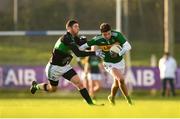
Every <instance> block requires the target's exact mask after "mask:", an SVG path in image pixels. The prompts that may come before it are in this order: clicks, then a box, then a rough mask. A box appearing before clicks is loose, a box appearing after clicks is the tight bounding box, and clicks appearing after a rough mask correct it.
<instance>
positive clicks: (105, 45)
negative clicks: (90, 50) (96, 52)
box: [87, 31, 126, 63]
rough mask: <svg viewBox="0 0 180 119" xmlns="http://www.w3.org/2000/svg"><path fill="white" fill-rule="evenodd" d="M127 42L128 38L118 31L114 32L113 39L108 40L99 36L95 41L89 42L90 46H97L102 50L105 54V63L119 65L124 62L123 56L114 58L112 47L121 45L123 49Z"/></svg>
mask: <svg viewBox="0 0 180 119" xmlns="http://www.w3.org/2000/svg"><path fill="white" fill-rule="evenodd" d="M125 42H126V38H125V37H124V36H123V35H122V34H121V33H120V32H117V31H112V36H111V39H109V40H107V39H105V38H103V37H102V35H97V36H95V37H94V38H93V39H91V40H89V41H88V42H87V44H88V46H89V47H90V46H93V45H97V46H99V48H100V49H102V51H103V52H104V53H105V58H104V61H105V62H111V63H117V62H119V61H121V60H122V58H123V57H122V56H119V55H116V57H112V55H111V54H110V52H109V50H110V48H111V46H112V45H114V44H119V45H120V46H121V47H122V46H123V44H124V43H125Z"/></svg>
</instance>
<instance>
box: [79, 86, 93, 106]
mask: <svg viewBox="0 0 180 119" xmlns="http://www.w3.org/2000/svg"><path fill="white" fill-rule="evenodd" d="M79 92H80V93H81V95H82V97H83V98H84V99H85V100H86V102H87V103H88V104H90V105H93V102H92V99H91V97H90V96H89V93H88V91H87V89H86V88H83V89H81V90H79Z"/></svg>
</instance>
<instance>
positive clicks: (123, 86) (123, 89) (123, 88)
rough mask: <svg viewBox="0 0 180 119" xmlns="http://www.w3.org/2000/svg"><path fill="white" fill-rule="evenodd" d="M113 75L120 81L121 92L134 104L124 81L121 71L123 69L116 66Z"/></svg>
mask: <svg viewBox="0 0 180 119" xmlns="http://www.w3.org/2000/svg"><path fill="white" fill-rule="evenodd" d="M112 75H113V77H114V78H115V79H116V80H117V81H118V85H119V88H120V90H121V92H122V93H123V95H124V96H125V98H126V99H127V101H128V103H129V104H132V102H131V99H130V97H129V94H128V90H127V87H126V84H125V82H124V76H123V74H122V73H121V71H120V70H118V69H116V68H113V69H112Z"/></svg>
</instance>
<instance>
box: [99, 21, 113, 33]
mask: <svg viewBox="0 0 180 119" xmlns="http://www.w3.org/2000/svg"><path fill="white" fill-rule="evenodd" d="M100 30H101V33H102V32H107V31H110V30H111V26H110V25H109V24H108V23H102V24H101V25H100Z"/></svg>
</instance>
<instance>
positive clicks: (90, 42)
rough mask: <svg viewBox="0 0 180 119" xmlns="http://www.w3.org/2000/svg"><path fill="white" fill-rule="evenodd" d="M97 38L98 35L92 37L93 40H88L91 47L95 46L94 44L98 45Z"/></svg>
mask: <svg viewBox="0 0 180 119" xmlns="http://www.w3.org/2000/svg"><path fill="white" fill-rule="evenodd" d="M96 41H97V39H96V36H95V37H94V38H92V39H91V40H89V41H87V44H88V46H89V47H91V46H93V45H96V44H97V43H96Z"/></svg>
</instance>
